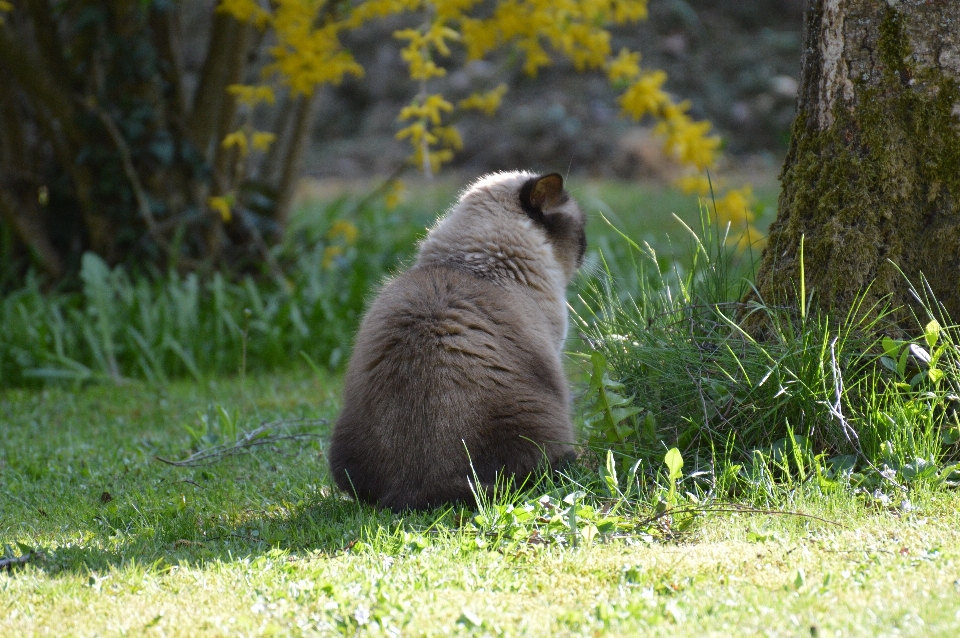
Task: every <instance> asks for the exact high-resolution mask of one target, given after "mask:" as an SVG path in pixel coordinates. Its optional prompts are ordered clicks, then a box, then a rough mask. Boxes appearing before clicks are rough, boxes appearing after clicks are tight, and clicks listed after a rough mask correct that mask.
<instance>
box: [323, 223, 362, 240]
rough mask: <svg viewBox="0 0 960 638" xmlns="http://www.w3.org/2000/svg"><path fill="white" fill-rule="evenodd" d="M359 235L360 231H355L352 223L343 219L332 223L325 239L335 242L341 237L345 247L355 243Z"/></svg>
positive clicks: (355, 228)
mask: <svg viewBox="0 0 960 638" xmlns="http://www.w3.org/2000/svg"><path fill="white" fill-rule="evenodd" d="M359 234H360V231H359V230H357V227H356V226H354V225H353V224H352V223H350V222H348V221H347V220H345V219H338V220H337V221H335V222H333V226H331V227H330V230H328V231H327V239H330V240H335V239H337V238H338V237H342V238H343V240H344V241H345V242H347V245H350V246H352V245H353V244H354V242H356V241H357V236H358V235H359Z"/></svg>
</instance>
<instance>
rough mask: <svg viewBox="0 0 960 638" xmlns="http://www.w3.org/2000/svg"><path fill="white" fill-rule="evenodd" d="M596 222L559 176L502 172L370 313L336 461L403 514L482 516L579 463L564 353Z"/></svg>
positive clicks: (349, 380)
mask: <svg viewBox="0 0 960 638" xmlns="http://www.w3.org/2000/svg"><path fill="white" fill-rule="evenodd" d="M584 226H585V216H584V214H583V212H582V211H581V209H580V207H579V206H578V205H577V203H576V202H575V201H574V200H573V199H572V198H571V197H570V195H569V194H568V193H567V192H566V191H565V190H564V188H563V178H562V177H561V176H560V175H559V174H557V173H553V174H550V175H542V176H538V175H534V174H531V173H527V172H508V173H494V174H490V175H487V176H484V177H482V178H480V179H479V180H478V181H476V182H475V183H473V184H472V185H471V186H469V187H468V188H467V189H466V190H465V191H464V192H463V193H462V194H461V195H460V198H459V200H458V201H457V203H456V204H454V205H453V206H452V208H451V209H450V210H449V211H448V212H447V214H446V215H445V216H444V217H442V218H441V219H440V220H439V221H438V222H437V224H436V225H435V226H434V227H433V228H432V229H431V230H430V231H429V233H428V234H427V236H426V238H425V239H424V240H423V241H422V243H421V245H420V250H419V254H418V257H417V260H416V262H415V263H414V265H413V266H412V267H411V268H410V269H409V270H407V271H406V272H404V273H402V274H400V275H398V276H397V277H395V278H394V279H393V280H392V281H390V282H388V283H387V284H386V285H385V287H384V288H383V289H382V290H381V292H380V293H379V294H378V295H377V297H376V299H375V300H374V302H373V303H372V305H371V306H370V308H369V310H368V311H367V313H366V315H365V316H364V319H363V321H362V323H361V326H360V330H359V332H358V333H357V338H356V343H355V346H354V350H353V355H352V357H351V359H350V363H349V365H348V368H347V373H346V378H345V385H344V392H343V410H342V412H341V413H340V416H339V418H338V419H337V422H336V424H335V426H334V431H333V437H332V441H331V445H330V452H329V461H330V468H331V471H332V473H333V476H334V479H335V480H336V483H337V485H338V486H339V487H340V488H341V489H342V490H344V491H345V492H347V493H348V494H351V495H354V496H356V497H357V498H358V499H360V500H362V501H366V502H369V503H372V504H375V505H377V506H379V507H382V508H390V509H392V510H394V511H400V510H404V509H426V508H431V507H437V506H440V505H444V504H449V503H471V502H473V500H474V497H475V493H476V492H480V491H483V492H486V493H491V492H492V490H493V489H494V486H495V484H496V482H497V476H498V475H500V476H501V477H502V478H503V479H507V480H510V479H512V480H514V481H516V482H518V483H519V482H522V481H523V480H524V479H525V478H526V477H528V476H529V475H530V474H531V473H532V472H534V471H535V470H537V469H538V466H541V465H544V466H545V465H546V464H549V465H550V466H551V467H554V468H557V467H558V466H560V465H562V464H565V463H567V462H569V461H571V460H573V459H575V458H576V453H575V451H574V447H573V445H572V444H573V443H574V429H573V422H572V420H571V417H570V400H569V389H568V387H567V381H566V377H565V375H564V371H563V362H562V350H563V343H564V340H565V338H566V334H567V305H566V295H565V290H566V286H567V284H568V283H569V282H570V280H571V279H572V278H573V276H574V274H575V273H576V271H577V269H578V268H579V267H580V265H581V264H582V263H583V256H584V252H585V250H586V234H585V229H584Z"/></svg>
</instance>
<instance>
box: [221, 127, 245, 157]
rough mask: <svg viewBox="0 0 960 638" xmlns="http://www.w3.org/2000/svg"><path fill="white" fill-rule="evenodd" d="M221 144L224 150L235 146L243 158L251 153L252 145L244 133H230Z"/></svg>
mask: <svg viewBox="0 0 960 638" xmlns="http://www.w3.org/2000/svg"><path fill="white" fill-rule="evenodd" d="M220 144H221V146H223V148H230V147H231V146H235V147H236V148H237V150H238V151H240V155H243V156H245V155H246V154H247V153H249V152H250V145H249V143H248V142H247V134H246V133H244V132H243V131H234V132H233V133H230V134H229V135H227V136H226V137H225V138H223V141H222V142H221V143H220Z"/></svg>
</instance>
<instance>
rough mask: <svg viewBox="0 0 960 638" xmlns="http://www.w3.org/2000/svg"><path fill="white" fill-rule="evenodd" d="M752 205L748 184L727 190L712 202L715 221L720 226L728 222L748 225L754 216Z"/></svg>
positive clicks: (751, 193) (751, 192)
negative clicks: (715, 216)
mask: <svg viewBox="0 0 960 638" xmlns="http://www.w3.org/2000/svg"><path fill="white" fill-rule="evenodd" d="M752 206H753V191H752V190H751V189H750V187H749V186H744V187H743V188H740V189H733V190H729V191H727V192H726V194H724V196H723V197H721V198H720V199H717V200H716V201H715V202H714V210H715V212H716V215H717V221H718V222H719V223H720V225H721V226H726V225H727V224H728V223H729V224H732V225H734V226H737V227H745V226H749V225H750V223H751V222H752V221H753V218H754V214H753V211H752V210H751V208H752Z"/></svg>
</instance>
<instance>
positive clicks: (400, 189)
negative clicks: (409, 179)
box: [383, 179, 406, 210]
mask: <svg viewBox="0 0 960 638" xmlns="http://www.w3.org/2000/svg"><path fill="white" fill-rule="evenodd" d="M405 194H406V188H404V186H403V182H402V181H400V180H399V179H393V180H390V184H389V185H388V186H387V193H386V195H384V198H383V201H384V203H385V204H386V205H387V210H393V209H394V208H396V207H397V204H399V203H400V202H401V201H403V197H404V195H405Z"/></svg>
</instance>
